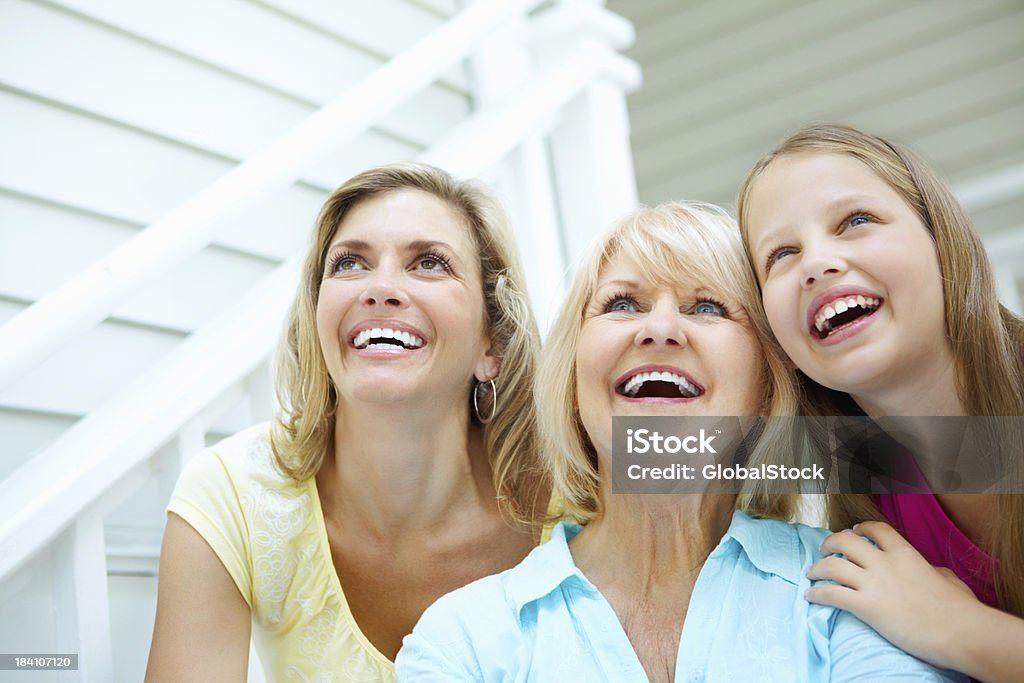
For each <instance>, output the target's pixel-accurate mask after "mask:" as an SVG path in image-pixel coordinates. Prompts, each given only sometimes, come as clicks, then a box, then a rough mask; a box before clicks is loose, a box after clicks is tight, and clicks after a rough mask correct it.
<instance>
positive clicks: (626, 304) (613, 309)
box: [604, 298, 636, 313]
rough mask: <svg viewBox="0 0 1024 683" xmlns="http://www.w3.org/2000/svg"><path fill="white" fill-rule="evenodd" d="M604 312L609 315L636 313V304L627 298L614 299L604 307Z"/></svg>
mask: <svg viewBox="0 0 1024 683" xmlns="http://www.w3.org/2000/svg"><path fill="white" fill-rule="evenodd" d="M604 310H606V311H608V312H609V313H632V312H634V311H636V302H635V301H633V300H632V299H626V298H618V299H612V300H611V301H609V302H608V304H607V305H606V306H605V307H604Z"/></svg>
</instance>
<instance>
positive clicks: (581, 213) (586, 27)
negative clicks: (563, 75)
mask: <svg viewBox="0 0 1024 683" xmlns="http://www.w3.org/2000/svg"><path fill="white" fill-rule="evenodd" d="M602 4H603V3H601V2H587V1H584V0H561V2H559V3H558V7H557V10H558V11H561V12H562V13H563V14H564V15H565V16H566V17H568V19H564V18H562V17H558V20H557V21H552V22H551V23H552V24H553V25H554V26H556V27H561V26H562V25H563V24H565V23H570V22H571V21H573V20H574V18H575V20H576V21H578V22H579V23H580V25H579V26H578V27H577V28H575V30H573V31H572V32H571V33H566V32H564V31H563V35H562V36H561V40H559V41H558V42H557V45H556V47H554V48H553V49H551V48H549V50H550V51H551V52H552V53H554V54H557V52H558V51H561V50H567V49H571V48H572V47H576V46H579V45H581V44H585V43H593V44H597V45H599V46H600V47H602V48H603V51H602V52H603V54H606V55H608V57H609V60H608V61H609V63H608V65H607V68H606V69H604V70H602V71H601V72H600V73H601V75H600V76H599V77H598V78H596V79H595V80H594V81H593V82H591V83H590V85H588V86H587V87H586V89H585V90H584V91H583V92H582V93H581V94H580V95H579V96H577V97H576V98H575V99H574V100H573V101H572V102H571V103H570V104H569V106H567V107H566V110H565V114H564V116H563V117H562V119H561V122H560V124H559V125H558V126H557V127H556V128H555V129H554V130H553V131H552V133H551V150H552V156H553V161H554V168H555V185H556V187H557V188H558V204H559V208H560V215H561V218H562V225H563V229H564V235H565V237H564V239H565V246H566V251H567V254H566V257H567V259H568V262H569V263H570V264H575V263H576V261H578V259H579V257H580V255H581V254H582V253H583V251H584V250H585V249H586V247H587V246H588V245H589V244H590V242H591V240H592V239H593V237H594V236H595V235H596V234H598V233H599V232H601V231H603V230H604V229H605V228H606V227H607V226H608V224H609V223H610V222H611V221H613V220H615V219H616V218H618V217H620V216H622V215H623V214H625V213H627V212H629V211H632V210H633V209H635V208H636V206H637V202H638V197H637V190H636V176H635V173H634V170H633V152H632V149H631V148H630V144H629V113H628V110H627V108H626V94H627V93H628V92H630V91H632V90H635V89H636V88H638V87H639V85H640V72H639V68H638V67H635V65H634V68H633V69H631V70H625V71H624V70H623V69H621V68H619V69H615V68H613V67H612V64H611V59H610V57H611V56H612V55H613V54H614V53H615V51H617V50H622V49H625V48H626V47H628V46H629V45H631V44H632V42H633V39H634V33H633V30H632V26H631V25H630V24H629V23H628V22H627V21H626V20H624V19H622V18H621V17H616V16H615V15H610V14H608V13H607V12H604V11H603V10H600V8H599V6H600V5H602ZM549 42H550V41H549Z"/></svg>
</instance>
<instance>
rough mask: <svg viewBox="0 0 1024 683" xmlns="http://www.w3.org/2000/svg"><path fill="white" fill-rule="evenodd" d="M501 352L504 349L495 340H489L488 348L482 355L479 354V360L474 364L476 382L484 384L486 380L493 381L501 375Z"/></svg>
mask: <svg viewBox="0 0 1024 683" xmlns="http://www.w3.org/2000/svg"><path fill="white" fill-rule="evenodd" d="M503 351H504V349H503V348H502V347H501V345H500V344H499V343H498V342H497V341H496V340H494V339H491V340H490V344H489V346H488V347H487V349H486V350H485V351H484V352H483V354H481V356H480V360H479V361H478V362H477V364H476V370H475V371H474V372H473V374H474V375H475V376H476V378H477V381H480V382H486V381H488V380H491V379H495V378H496V377H497V376H498V375H499V374H501V361H502V353H503Z"/></svg>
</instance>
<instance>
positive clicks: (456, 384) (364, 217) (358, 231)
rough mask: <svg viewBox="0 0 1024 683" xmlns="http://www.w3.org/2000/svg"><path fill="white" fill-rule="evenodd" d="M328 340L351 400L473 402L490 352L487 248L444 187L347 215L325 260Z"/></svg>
mask: <svg viewBox="0 0 1024 683" xmlns="http://www.w3.org/2000/svg"><path fill="white" fill-rule="evenodd" d="M316 316H317V317H316V320H317V330H318V333H319V337H320V347H321V349H322V351H323V355H324V360H325V362H326V364H327V369H328V372H329V373H330V375H331V379H332V380H333V382H334V385H335V387H336V388H337V391H338V398H339V401H340V402H341V403H343V404H344V403H346V402H351V401H356V402H370V403H373V402H385V403H387V402H394V401H404V400H412V401H414V402H415V403H416V405H418V406H437V405H458V406H460V407H465V406H468V403H467V401H466V398H467V397H468V395H469V393H468V392H469V386H470V384H471V382H472V379H473V376H474V374H475V375H476V376H477V378H479V379H489V378H492V377H494V376H495V375H497V372H498V369H499V363H498V360H497V359H496V358H495V357H494V356H492V355H490V354H489V350H490V341H489V336H488V330H487V324H486V319H485V314H484V303H483V287H482V284H481V277H480V266H479V260H478V257H477V250H476V247H475V245H474V243H473V240H472V238H471V236H470V234H469V230H468V229H467V227H466V225H465V221H464V219H463V218H462V217H461V216H459V215H458V214H457V212H455V211H454V210H453V209H452V208H451V207H449V206H448V205H447V204H446V203H445V202H443V201H442V200H440V199H438V198H437V197H435V196H433V195H431V194H428V193H426V192H422V191H419V190H398V191H394V192H389V193H386V194H382V195H379V196H373V197H370V198H368V199H365V200H363V201H361V202H359V203H358V204H356V205H355V206H353V207H352V208H351V209H350V210H349V211H348V212H347V214H346V215H345V217H344V219H343V220H342V221H341V224H340V225H339V226H338V230H337V232H336V233H335V235H334V237H333V239H332V241H331V243H330V246H329V247H328V249H327V256H326V259H325V263H324V273H323V280H322V282H321V285H320V296H319V299H318V302H317V309H316Z"/></svg>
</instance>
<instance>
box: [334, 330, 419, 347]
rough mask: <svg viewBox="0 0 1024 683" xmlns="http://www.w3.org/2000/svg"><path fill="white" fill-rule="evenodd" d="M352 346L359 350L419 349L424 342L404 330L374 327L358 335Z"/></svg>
mask: <svg viewBox="0 0 1024 683" xmlns="http://www.w3.org/2000/svg"><path fill="white" fill-rule="evenodd" d="M352 346H354V347H356V348H357V349H383V350H398V349H418V348H420V347H422V346H423V340H422V339H420V338H419V337H417V336H416V335H414V334H410V333H408V332H405V331H403V330H393V329H391V328H388V327H374V328H373V329H369V330H363V331H362V332H360V333H359V334H357V335H356V336H355V339H353V340H352Z"/></svg>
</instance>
